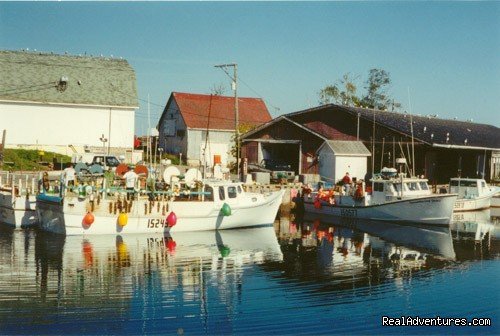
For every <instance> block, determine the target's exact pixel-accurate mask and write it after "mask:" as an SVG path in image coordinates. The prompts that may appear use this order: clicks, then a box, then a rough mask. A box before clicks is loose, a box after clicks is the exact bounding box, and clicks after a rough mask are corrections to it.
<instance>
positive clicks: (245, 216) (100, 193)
mask: <svg viewBox="0 0 500 336" xmlns="http://www.w3.org/2000/svg"><path fill="white" fill-rule="evenodd" d="M165 174H166V175H169V176H170V177H172V174H171V173H168V169H167V170H166V173H165ZM179 175H181V174H176V175H175V176H179ZM188 176H198V174H197V173H194V174H191V173H190V171H189V170H188V172H186V174H185V178H186V179H187V177H188ZM164 178H165V176H164ZM165 181H169V182H170V184H171V186H170V187H169V189H168V190H164V191H158V190H151V189H148V188H147V187H146V188H143V189H140V190H139V191H137V192H134V193H135V196H133V197H127V193H130V191H127V190H124V189H110V188H106V189H103V188H100V187H99V185H98V184H96V183H99V182H96V181H91V182H87V183H86V185H83V184H80V185H79V186H78V187H77V188H76V189H73V190H66V191H65V192H64V194H59V195H54V194H39V195H38V196H37V202H36V203H37V213H38V217H39V225H40V228H41V229H42V230H44V231H49V232H54V233H59V234H66V235H95V234H97V235H99V234H117V233H153V232H161V233H166V232H182V231H204V230H217V229H233V228H243V227H251V226H259V225H266V224H272V223H273V222H274V219H275V217H276V214H277V212H278V209H279V206H280V204H281V200H282V197H283V194H284V190H279V191H275V192H268V193H265V194H258V193H249V192H246V191H245V190H244V186H243V184H242V183H240V182H231V181H226V180H195V179H189V180H188V181H186V180H182V181H181V180H176V182H172V181H173V180H171V179H170V178H166V179H165ZM128 198H129V199H128Z"/></svg>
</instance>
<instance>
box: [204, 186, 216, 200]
mask: <svg viewBox="0 0 500 336" xmlns="http://www.w3.org/2000/svg"><path fill="white" fill-rule="evenodd" d="M204 191H205V200H206V201H213V200H214V189H213V188H212V187H210V186H205V190H204Z"/></svg>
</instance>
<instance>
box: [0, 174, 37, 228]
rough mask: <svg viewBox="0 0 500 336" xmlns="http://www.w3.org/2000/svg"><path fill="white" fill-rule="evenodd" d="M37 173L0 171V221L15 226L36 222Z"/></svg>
mask: <svg viewBox="0 0 500 336" xmlns="http://www.w3.org/2000/svg"><path fill="white" fill-rule="evenodd" d="M37 181H38V173H24V174H21V173H10V172H5V171H2V172H0V223H2V224H6V225H9V226H12V227H15V228H25V227H30V226H35V225H36V224H37V215H36V209H35V206H36V189H37V188H36V185H37Z"/></svg>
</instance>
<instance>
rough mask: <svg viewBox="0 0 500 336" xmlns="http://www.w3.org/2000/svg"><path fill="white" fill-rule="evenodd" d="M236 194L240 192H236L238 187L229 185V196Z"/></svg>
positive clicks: (233, 196)
mask: <svg viewBox="0 0 500 336" xmlns="http://www.w3.org/2000/svg"><path fill="white" fill-rule="evenodd" d="M236 196H238V194H237V193H236V187H235V186H230V187H227V197H229V198H236Z"/></svg>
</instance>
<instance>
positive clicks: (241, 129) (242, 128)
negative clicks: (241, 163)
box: [227, 123, 256, 173]
mask: <svg viewBox="0 0 500 336" xmlns="http://www.w3.org/2000/svg"><path fill="white" fill-rule="evenodd" d="M255 127H256V126H255V125H250V124H245V123H242V124H239V125H238V134H239V135H240V138H241V136H242V135H243V134H245V133H247V132H250V131H251V130H253V129H254V128H255ZM231 143H232V146H231V155H232V156H233V157H234V158H236V153H237V152H236V134H233V135H232V136H231ZM240 151H241V143H240ZM240 158H241V157H240ZM227 167H228V168H229V170H230V171H231V172H232V173H236V171H237V167H236V160H235V161H233V162H228V164H227Z"/></svg>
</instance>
